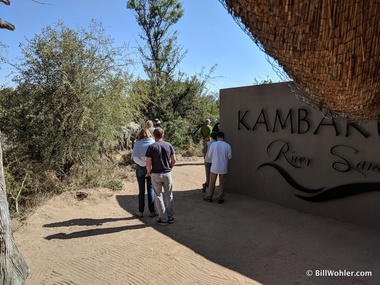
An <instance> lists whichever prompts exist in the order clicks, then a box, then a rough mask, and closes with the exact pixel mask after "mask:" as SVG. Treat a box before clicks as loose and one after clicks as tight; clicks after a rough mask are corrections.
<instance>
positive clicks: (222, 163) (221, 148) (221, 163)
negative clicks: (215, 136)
mask: <svg viewBox="0 0 380 285" xmlns="http://www.w3.org/2000/svg"><path fill="white" fill-rule="evenodd" d="M207 158H208V159H210V160H211V169H210V171H211V172H212V173H216V174H227V172H228V160H229V159H231V158H232V150H231V146H230V145H229V144H228V143H226V142H225V141H219V140H218V141H216V142H214V143H212V144H211V146H210V149H209V150H208V151H207Z"/></svg>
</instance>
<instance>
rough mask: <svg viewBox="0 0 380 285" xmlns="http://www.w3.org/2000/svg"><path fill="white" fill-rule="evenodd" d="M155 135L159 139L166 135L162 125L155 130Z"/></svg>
mask: <svg viewBox="0 0 380 285" xmlns="http://www.w3.org/2000/svg"><path fill="white" fill-rule="evenodd" d="M153 136H154V137H155V138H157V139H161V138H162V137H163V136H164V130H163V129H162V128H160V127H157V128H155V129H154V131H153Z"/></svg>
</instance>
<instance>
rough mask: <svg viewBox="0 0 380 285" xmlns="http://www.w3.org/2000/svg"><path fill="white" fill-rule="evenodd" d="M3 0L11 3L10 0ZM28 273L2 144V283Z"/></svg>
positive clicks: (19, 280)
mask: <svg viewBox="0 0 380 285" xmlns="http://www.w3.org/2000/svg"><path fill="white" fill-rule="evenodd" d="M1 2H2V3H5V4H7V5H10V1H9V0H1ZM0 29H8V30H14V26H13V25H12V24H9V23H7V22H5V21H3V20H2V19H0ZM28 274H29V269H28V266H27V264H26V263H25V260H24V258H23V257H22V255H21V254H20V252H19V251H18V249H17V246H16V244H15V242H14V239H13V233H12V228H11V221H10V214H9V207H8V200H7V192H6V187H5V179H4V169H3V153H2V148H1V144H0V283H1V284H2V285H22V284H24V283H25V280H26V278H27V277H28Z"/></svg>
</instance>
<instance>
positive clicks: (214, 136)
mask: <svg viewBox="0 0 380 285" xmlns="http://www.w3.org/2000/svg"><path fill="white" fill-rule="evenodd" d="M210 137H211V139H210V140H209V141H208V142H207V143H206V144H204V146H203V148H202V153H203V155H204V158H205V172H206V182H205V183H203V184H202V192H205V191H206V189H207V187H208V185H209V184H210V168H211V159H210V158H209V157H207V152H208V150H209V149H210V146H211V144H212V143H214V142H216V139H217V133H215V132H212V133H211V136H210Z"/></svg>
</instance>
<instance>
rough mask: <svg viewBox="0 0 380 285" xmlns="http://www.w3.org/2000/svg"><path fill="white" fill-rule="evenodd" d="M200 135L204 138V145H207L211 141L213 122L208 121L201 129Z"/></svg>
mask: <svg viewBox="0 0 380 285" xmlns="http://www.w3.org/2000/svg"><path fill="white" fill-rule="evenodd" d="M199 132H200V134H201V137H202V142H203V145H205V144H206V143H207V142H208V141H209V140H210V135H211V133H212V127H211V120H210V119H206V121H205V123H204V125H203V126H202V127H201V129H200V131H199Z"/></svg>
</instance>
